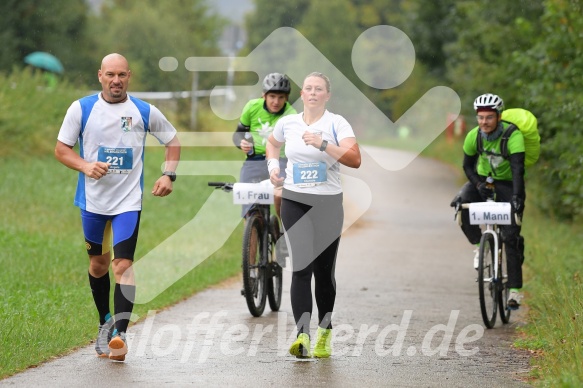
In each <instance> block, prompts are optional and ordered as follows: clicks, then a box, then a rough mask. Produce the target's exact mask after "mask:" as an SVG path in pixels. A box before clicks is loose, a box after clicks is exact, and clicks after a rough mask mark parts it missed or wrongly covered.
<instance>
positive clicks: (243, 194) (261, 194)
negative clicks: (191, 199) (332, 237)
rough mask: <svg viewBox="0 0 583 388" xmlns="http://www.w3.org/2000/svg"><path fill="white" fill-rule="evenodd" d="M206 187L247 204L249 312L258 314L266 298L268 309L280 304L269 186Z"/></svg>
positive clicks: (245, 273) (246, 292)
mask: <svg viewBox="0 0 583 388" xmlns="http://www.w3.org/2000/svg"><path fill="white" fill-rule="evenodd" d="M208 185H209V186H212V187H215V188H216V189H222V190H223V191H225V192H233V198H234V203H236V204H240V205H243V204H250V205H251V208H250V209H249V211H248V213H247V217H246V223H245V230H244V231H243V255H242V270H243V271H242V272H243V289H242V290H241V294H242V295H243V296H244V297H245V300H246V301H247V307H248V308H249V312H250V313H251V315H253V316H254V317H259V316H261V314H263V311H264V310H265V301H266V299H268V300H269V307H270V308H271V311H278V310H279V308H280V306H281V294H282V280H283V271H282V267H281V266H280V264H279V263H278V261H277V255H276V243H277V240H278V239H279V238H280V236H281V229H280V227H279V220H278V218H277V217H276V216H275V215H272V214H271V204H272V203H273V188H272V187H270V186H267V185H265V184H262V183H227V182H209V183H208Z"/></svg>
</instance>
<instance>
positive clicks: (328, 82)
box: [304, 71, 331, 93]
mask: <svg viewBox="0 0 583 388" xmlns="http://www.w3.org/2000/svg"><path fill="white" fill-rule="evenodd" d="M310 77H318V78H322V79H323V80H324V82H326V91H327V92H328V93H330V89H331V87H330V78H328V77H327V76H326V75H325V74H323V73H320V72H318V71H314V72H312V73H310V74H308V75H307V76H306V78H304V81H305V80H306V79H308V78H310Z"/></svg>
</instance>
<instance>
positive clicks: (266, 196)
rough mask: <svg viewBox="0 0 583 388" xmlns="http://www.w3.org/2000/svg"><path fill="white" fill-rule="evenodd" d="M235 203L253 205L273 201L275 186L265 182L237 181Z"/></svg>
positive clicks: (234, 192)
mask: <svg viewBox="0 0 583 388" xmlns="http://www.w3.org/2000/svg"><path fill="white" fill-rule="evenodd" d="M233 203H234V204H235V205H251V204H253V203H259V204H262V205H270V204H272V203H273V186H272V185H271V184H269V185H266V184H263V183H235V184H234V185H233Z"/></svg>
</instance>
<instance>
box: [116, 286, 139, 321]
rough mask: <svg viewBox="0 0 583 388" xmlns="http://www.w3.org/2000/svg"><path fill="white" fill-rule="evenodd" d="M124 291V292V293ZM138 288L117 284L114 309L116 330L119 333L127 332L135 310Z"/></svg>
mask: <svg viewBox="0 0 583 388" xmlns="http://www.w3.org/2000/svg"><path fill="white" fill-rule="evenodd" d="M122 291H123V292H122ZM135 299H136V286H131V285H129V284H119V283H116V284H115V291H114V293H113V309H114V312H115V328H116V330H117V331H118V332H125V331H127V329H128V325H129V324H130V316H131V314H132V311H133V309H134V300H135Z"/></svg>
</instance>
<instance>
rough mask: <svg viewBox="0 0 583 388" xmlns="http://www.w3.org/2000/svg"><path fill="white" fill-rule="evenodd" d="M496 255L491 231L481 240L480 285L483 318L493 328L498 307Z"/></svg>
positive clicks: (489, 327)
mask: <svg viewBox="0 0 583 388" xmlns="http://www.w3.org/2000/svg"><path fill="white" fill-rule="evenodd" d="M494 255H495V253H494V237H493V236H492V235H491V234H490V233H485V234H483V235H482V239H481V241H480V264H479V266H478V287H479V292H480V310H481V311H482V319H483V321H484V324H485V325H486V327H487V328H488V329H491V328H493V327H494V323H496V312H497V308H498V290H497V287H496V283H495V282H494V257H495V256H494Z"/></svg>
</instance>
